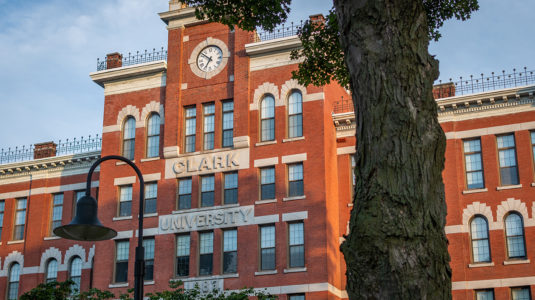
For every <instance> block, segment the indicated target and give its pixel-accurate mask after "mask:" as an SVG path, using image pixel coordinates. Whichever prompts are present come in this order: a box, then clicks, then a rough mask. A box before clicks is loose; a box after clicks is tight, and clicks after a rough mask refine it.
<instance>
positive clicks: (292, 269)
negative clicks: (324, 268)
mask: <svg viewBox="0 0 535 300" xmlns="http://www.w3.org/2000/svg"><path fill="white" fill-rule="evenodd" d="M306 271H307V268H306V267H305V268H291V269H284V273H297V272H306Z"/></svg>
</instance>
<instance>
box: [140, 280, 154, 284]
mask: <svg viewBox="0 0 535 300" xmlns="http://www.w3.org/2000/svg"><path fill="white" fill-rule="evenodd" d="M154 284H155V282H154V280H151V281H144V282H143V285H154Z"/></svg>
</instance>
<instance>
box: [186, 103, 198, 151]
mask: <svg viewBox="0 0 535 300" xmlns="http://www.w3.org/2000/svg"><path fill="white" fill-rule="evenodd" d="M184 115H185V123H186V124H185V132H184V152H186V153H187V152H195V129H196V127H197V125H196V124H197V122H196V109H195V106H191V107H186V108H185V111H184Z"/></svg>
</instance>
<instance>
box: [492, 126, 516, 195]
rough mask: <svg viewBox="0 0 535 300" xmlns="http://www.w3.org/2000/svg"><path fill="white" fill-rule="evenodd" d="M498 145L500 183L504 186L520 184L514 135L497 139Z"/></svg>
mask: <svg viewBox="0 0 535 300" xmlns="http://www.w3.org/2000/svg"><path fill="white" fill-rule="evenodd" d="M496 142H497V144H498V161H499V163H500V183H501V185H502V186H504V185H515V184H518V183H519V181H518V168H517V164H516V150H515V136H514V134H512V133H511V134H507V135H500V136H497V137H496Z"/></svg>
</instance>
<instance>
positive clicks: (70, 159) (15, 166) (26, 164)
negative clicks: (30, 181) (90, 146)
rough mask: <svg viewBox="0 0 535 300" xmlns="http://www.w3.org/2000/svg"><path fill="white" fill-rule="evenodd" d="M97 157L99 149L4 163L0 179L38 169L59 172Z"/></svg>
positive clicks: (92, 160) (80, 165)
mask: <svg viewBox="0 0 535 300" xmlns="http://www.w3.org/2000/svg"><path fill="white" fill-rule="evenodd" d="M98 158H100V150H99V151H92V152H86V153H78V154H70V155H63V156H53V157H47V158H41V159H34V160H30V161H23V162H15V163H10V164H4V165H0V180H2V179H6V178H10V177H16V176H21V175H28V174H31V173H35V172H38V171H46V172H61V171H64V170H67V169H69V170H71V169H77V168H85V167H88V166H90V165H91V164H92V163H93V162H94V161H95V160H97V159H98Z"/></svg>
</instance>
